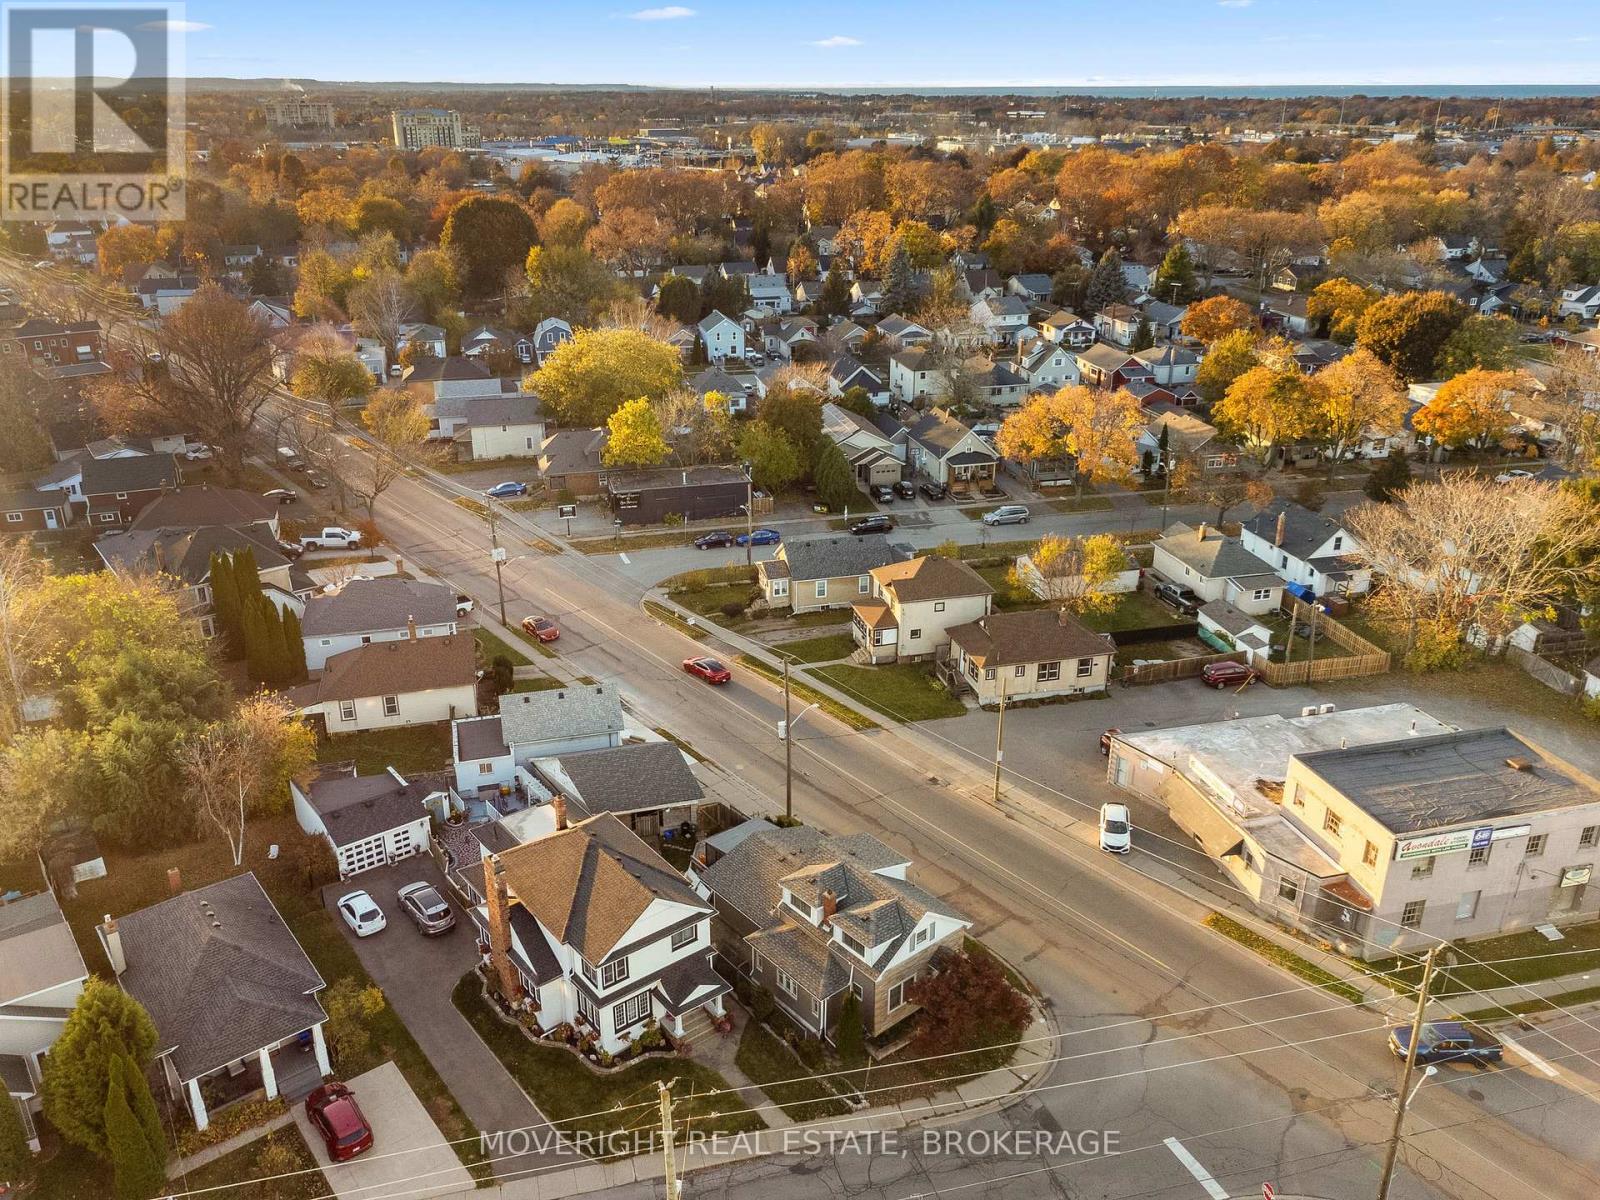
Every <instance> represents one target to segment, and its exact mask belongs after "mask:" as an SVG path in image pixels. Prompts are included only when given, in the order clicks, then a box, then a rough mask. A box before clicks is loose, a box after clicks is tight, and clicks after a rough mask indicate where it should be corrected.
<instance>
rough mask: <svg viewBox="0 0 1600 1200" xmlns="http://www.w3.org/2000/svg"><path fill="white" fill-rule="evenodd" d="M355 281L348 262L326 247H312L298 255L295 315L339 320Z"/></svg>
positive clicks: (315, 318) (324, 319)
mask: <svg viewBox="0 0 1600 1200" xmlns="http://www.w3.org/2000/svg"><path fill="white" fill-rule="evenodd" d="M354 284H355V275H354V274H353V273H352V272H351V270H350V267H349V265H348V264H347V263H345V262H344V261H342V260H341V259H339V258H337V257H335V256H334V255H333V254H331V253H329V252H328V251H327V250H323V249H320V248H318V247H313V248H311V249H309V250H306V251H305V252H304V253H302V254H301V255H300V266H299V269H298V272H297V275H296V282H295V292H294V300H293V307H294V314H295V316H297V317H302V318H306V319H309V320H314V321H338V320H339V319H340V318H342V317H343V315H344V303H345V299H346V297H347V296H348V295H349V294H350V288H351V287H352V286H353V285H354Z"/></svg>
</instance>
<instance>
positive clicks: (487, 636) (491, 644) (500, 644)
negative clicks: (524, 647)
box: [472, 625, 533, 667]
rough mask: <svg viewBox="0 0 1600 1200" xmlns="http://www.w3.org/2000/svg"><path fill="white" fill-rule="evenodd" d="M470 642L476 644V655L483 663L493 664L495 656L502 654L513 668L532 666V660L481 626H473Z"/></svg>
mask: <svg viewBox="0 0 1600 1200" xmlns="http://www.w3.org/2000/svg"><path fill="white" fill-rule="evenodd" d="M472 640H473V641H474V642H476V643H477V645H478V655H479V657H481V658H482V659H483V660H484V661H485V662H493V661H494V658H495V655H497V654H504V655H505V656H506V657H507V658H509V659H510V660H511V665H512V666H513V667H531V666H532V665H533V659H531V658H529V657H528V656H527V655H526V654H524V653H523V652H522V651H521V649H519V648H518V647H516V646H513V645H512V644H511V643H510V642H507V641H505V640H504V639H503V638H501V637H500V636H498V635H497V634H495V633H492V632H490V631H489V630H487V629H485V628H484V627H483V626H481V625H475V626H473V628H472Z"/></svg>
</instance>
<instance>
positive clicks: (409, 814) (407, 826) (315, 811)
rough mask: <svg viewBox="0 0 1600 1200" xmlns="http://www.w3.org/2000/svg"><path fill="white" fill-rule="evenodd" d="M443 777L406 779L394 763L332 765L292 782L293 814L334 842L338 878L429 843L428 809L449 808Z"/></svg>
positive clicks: (382, 864)
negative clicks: (375, 770) (365, 768)
mask: <svg viewBox="0 0 1600 1200" xmlns="http://www.w3.org/2000/svg"><path fill="white" fill-rule="evenodd" d="M446 789H447V785H446V784H445V783H444V782H443V781H442V780H436V779H417V780H412V781H409V782H408V781H407V780H406V779H405V778H404V777H403V776H402V775H401V774H400V773H399V772H398V771H396V770H395V769H394V768H393V767H390V768H389V769H388V771H386V772H385V773H384V774H382V775H357V774H356V769H355V766H354V765H353V764H345V765H341V766H338V767H333V768H329V769H326V770H324V771H323V773H322V774H321V775H320V776H318V778H316V779H315V780H313V781H312V782H311V783H310V784H309V785H308V786H307V787H306V788H304V789H302V788H301V787H300V786H299V785H298V784H296V783H294V782H292V781H291V782H290V784H289V792H290V794H291V795H292V796H293V798H294V814H295V819H296V820H298V821H299V822H300V828H301V829H304V830H305V831H306V832H307V833H310V834H320V835H322V836H323V837H325V838H327V839H328V842H329V844H331V845H332V846H333V852H334V855H335V856H336V857H337V858H338V860H339V878H340V879H349V878H350V877H351V876H352V875H359V874H361V872H363V871H371V870H373V869H374V868H377V867H385V866H388V865H389V864H390V863H392V862H399V861H400V860H401V859H403V858H410V857H411V856H412V855H413V854H419V853H421V852H423V851H425V850H426V849H427V848H428V819H429V813H430V810H436V811H439V812H444V811H445V805H446V802H447V800H448V792H447V790H446Z"/></svg>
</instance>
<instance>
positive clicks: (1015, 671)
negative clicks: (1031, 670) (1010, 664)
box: [1011, 663, 1028, 679]
mask: <svg viewBox="0 0 1600 1200" xmlns="http://www.w3.org/2000/svg"><path fill="white" fill-rule="evenodd" d="M1027 673H1028V668H1027V666H1026V665H1025V664H1020V663H1019V664H1018V665H1017V666H1016V667H1014V668H1012V671H1011V674H1012V676H1013V677H1015V678H1017V679H1021V678H1022V677H1023V676H1024V675H1026V674H1027Z"/></svg>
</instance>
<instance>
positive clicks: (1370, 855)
mask: <svg viewBox="0 0 1600 1200" xmlns="http://www.w3.org/2000/svg"><path fill="white" fill-rule="evenodd" d="M1361 863H1362V865H1363V866H1367V867H1375V866H1377V865H1378V847H1377V846H1376V845H1375V844H1374V843H1372V842H1368V843H1367V844H1366V846H1365V847H1363V848H1362V851H1361Z"/></svg>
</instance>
